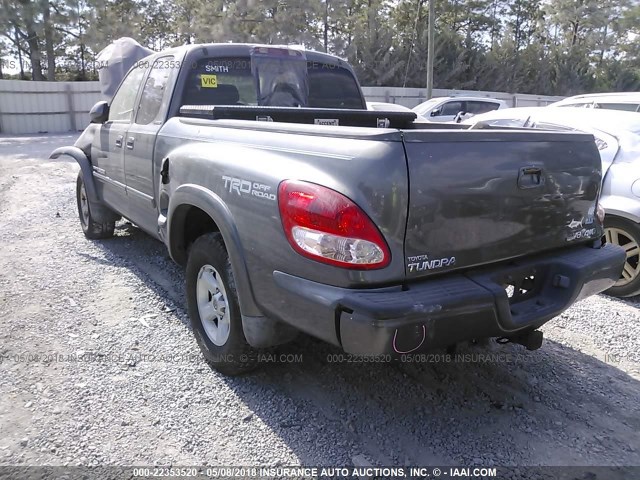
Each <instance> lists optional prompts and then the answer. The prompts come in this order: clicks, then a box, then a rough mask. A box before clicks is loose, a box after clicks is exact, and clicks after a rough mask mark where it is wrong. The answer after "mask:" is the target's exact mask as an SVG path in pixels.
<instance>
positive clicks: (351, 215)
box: [51, 44, 625, 375]
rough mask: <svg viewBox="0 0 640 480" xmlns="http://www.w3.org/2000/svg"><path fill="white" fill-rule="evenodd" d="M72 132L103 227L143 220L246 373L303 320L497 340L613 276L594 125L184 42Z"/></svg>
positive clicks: (86, 192) (282, 57)
mask: <svg viewBox="0 0 640 480" xmlns="http://www.w3.org/2000/svg"><path fill="white" fill-rule="evenodd" d="M90 116H91V124H90V125H89V126H88V127H87V128H86V130H85V131H84V133H83V134H82V135H81V136H80V137H79V139H78V140H77V142H76V143H75V145H74V146H69V147H63V148H58V149H56V150H55V151H54V152H53V153H52V154H51V157H52V158H57V157H59V156H61V155H69V156H71V157H73V158H74V159H75V160H76V161H77V162H78V164H79V165H80V172H79V175H78V178H77V204H78V211H79V217H80V224H81V226H82V230H83V232H84V235H85V236H86V237H87V238H88V239H105V238H108V237H111V236H112V235H113V234H114V228H115V223H116V222H117V221H118V220H119V219H121V218H125V219H128V220H129V221H130V222H132V223H133V224H135V225H137V226H138V227H139V228H140V229H142V230H144V231H145V232H147V233H148V234H149V235H151V236H152V237H155V238H156V239H158V240H160V241H162V242H163V243H164V244H165V245H166V247H167V249H168V251H169V254H170V256H171V258H172V259H173V260H175V261H176V262H177V263H178V264H180V265H183V266H184V267H185V270H186V273H185V279H186V304H187V307H188V312H189V316H190V319H191V322H192V329H193V333H194V334H195V337H196V339H197V342H198V344H199V346H200V348H201V350H202V353H203V354H204V357H205V358H206V360H207V361H208V362H210V363H211V364H212V365H213V366H214V367H215V368H217V369H218V370H219V371H221V372H223V373H225V374H228V375H235V374H240V373H243V372H246V371H249V370H250V369H252V368H254V367H255V366H256V364H257V362H258V358H259V356H260V351H261V349H266V348H269V347H273V346H275V345H279V344H283V343H285V342H288V341H290V340H291V339H293V338H294V337H295V335H296V334H297V333H298V332H304V333H306V334H309V335H312V336H315V337H317V338H319V339H322V340H324V341H326V342H329V343H331V344H333V345H336V346H338V347H340V348H341V349H343V350H344V351H345V352H347V353H350V354H353V355H362V356H371V355H384V356H386V357H388V358H397V357H398V356H402V355H407V354H414V353H420V352H425V351H430V350H433V349H439V348H446V347H449V346H453V345H456V344H458V343H460V342H464V341H469V340H473V339H485V338H498V339H500V340H501V342H508V341H511V342H515V343H518V344H521V345H524V346H525V347H526V348H528V349H535V348H538V347H539V346H540V345H541V343H542V333H541V332H540V331H539V330H538V328H539V327H540V326H542V325H543V324H544V323H545V322H547V321H549V320H551V319H552V318H553V317H555V316H557V315H558V314H560V313H561V312H562V311H564V310H565V309H567V308H568V307H569V306H570V305H572V304H573V303H574V302H577V301H579V300H580V299H583V298H585V297H587V296H589V295H593V294H596V293H599V292H601V291H603V290H606V289H607V288H609V287H611V286H612V285H613V284H614V283H615V281H616V280H617V279H618V278H619V276H620V272H621V270H622V267H623V264H624V261H625V253H624V251H623V250H622V249H620V248H619V247H617V246H613V245H607V244H603V242H602V241H601V237H602V233H603V226H602V220H603V210H602V209H601V208H600V206H599V205H598V197H599V194H600V185H601V176H602V171H601V165H600V157H599V154H598V149H597V147H596V145H595V143H594V138H593V137H592V136H591V135H587V134H581V133H564V132H547V131H530V130H519V129H513V128H495V129H493V128H489V129H482V130H466V129H464V128H463V127H462V126H459V125H453V124H452V125H448V124H434V123H426V122H425V123H420V122H417V121H416V117H415V114H414V113H413V112H402V111H389V112H383V111H371V110H367V109H366V103H365V98H364V96H363V94H362V90H361V88H360V86H359V84H358V82H357V80H356V77H355V75H354V73H353V70H352V68H351V67H350V66H349V65H348V64H347V63H346V62H344V61H343V60H341V59H339V58H336V57H334V56H331V55H327V54H324V53H318V52H313V51H305V50H303V49H298V48H291V47H275V46H266V45H245V44H207V45H187V46H184V47H179V48H175V49H171V50H167V51H163V52H160V53H155V54H153V55H151V56H149V57H147V58H145V59H143V60H141V61H138V62H137V63H136V65H134V66H133V67H132V68H131V69H130V70H129V71H128V73H127V74H126V75H125V76H124V78H123V79H122V81H121V83H120V86H119V88H118V89H117V91H116V93H115V95H114V96H113V98H111V99H110V101H102V102H99V103H97V104H96V105H95V106H94V107H93V109H92V110H91V113H90Z"/></svg>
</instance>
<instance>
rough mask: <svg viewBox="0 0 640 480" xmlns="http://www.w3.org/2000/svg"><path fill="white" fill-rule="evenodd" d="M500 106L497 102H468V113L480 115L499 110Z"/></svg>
mask: <svg viewBox="0 0 640 480" xmlns="http://www.w3.org/2000/svg"><path fill="white" fill-rule="evenodd" d="M499 107H500V104H498V103H495V102H474V101H469V100H467V113H472V114H474V115H479V114H480V113H487V112H492V111H494V110H497V109H498V108H499Z"/></svg>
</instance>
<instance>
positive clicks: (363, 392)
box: [0, 135, 640, 466]
mask: <svg viewBox="0 0 640 480" xmlns="http://www.w3.org/2000/svg"><path fill="white" fill-rule="evenodd" d="M74 139H75V136H69V135H66V136H64V135H62V136H39V137H14V138H9V137H0V355H2V357H0V360H2V361H1V364H0V464H1V465H99V464H112V465H143V464H146V465H169V464H172V465H204V464H208V465H272V466H278V465H298V464H301V465H351V464H353V463H356V464H357V463H362V462H371V463H372V464H374V465H376V464H377V465H417V464H422V465H429V464H431V465H435V464H441V465H457V464H462V465H469V464H476V465H487V466H496V465H640V434H639V432H640V415H639V413H640V402H639V399H640V348H639V347H640V310H639V309H638V306H639V305H640V300H639V299H637V298H636V299H631V300H629V301H622V300H617V299H613V298H609V297H606V296H597V297H592V298H590V299H588V300H585V301H583V302H581V303H580V304H578V305H576V306H574V307H573V308H572V309H570V310H569V311H567V312H566V313H565V314H563V315H562V316H561V317H559V318H557V319H555V320H554V321H552V322H551V323H550V324H548V325H547V326H545V328H544V331H545V336H546V341H545V344H544V346H543V348H542V349H540V350H538V351H536V352H526V351H525V350H524V349H523V348H522V347H519V346H515V345H506V346H499V345H496V344H494V343H491V344H489V345H485V346H464V347H460V348H459V350H458V352H459V353H464V354H467V357H464V361H463V360H461V359H460V358H458V359H457V361H445V360H446V359H443V358H442V357H441V356H438V357H434V358H433V359H432V360H433V361H432V362H429V363H426V364H424V363H423V364H395V365H388V364H363V363H335V362H332V361H331V360H332V357H331V355H334V354H337V353H339V351H338V350H337V349H335V348H334V347H332V346H329V345H326V344H324V343H322V342H320V341H317V340H314V339H311V338H307V337H304V336H302V337H301V338H299V339H298V340H297V341H296V342H295V343H293V344H291V345H289V346H287V347H286V348H283V349H281V350H279V351H278V352H276V354H275V355H274V356H273V357H265V359H264V363H265V365H264V366H263V367H262V368H261V369H260V370H259V371H258V372H256V373H254V374H251V375H249V376H245V377H242V378H234V379H230V378H225V377H223V376H222V375H220V374H218V373H216V372H214V371H212V370H211V369H210V368H209V367H208V366H207V365H206V364H205V362H204V361H203V360H202V358H201V356H200V354H199V351H198V348H197V346H196V342H195V340H194V338H193V336H192V334H191V332H190V328H189V325H188V319H187V315H186V309H185V305H184V301H183V296H182V295H183V294H182V292H183V281H184V278H183V272H182V270H181V269H180V268H179V267H177V266H176V265H174V264H173V263H172V261H171V260H170V259H169V257H168V255H167V253H166V251H165V249H164V247H163V245H162V244H160V243H158V242H157V241H155V240H152V239H151V238H149V237H148V236H146V235H145V234H144V233H142V232H141V231H139V230H138V229H137V228H135V227H133V226H132V225H130V224H128V223H125V222H121V223H119V224H118V227H117V230H116V237H115V238H113V239H110V240H106V241H97V242H91V241H88V240H85V238H84V237H83V235H82V232H81V230H80V225H79V222H78V218H77V213H76V205H75V178H76V174H77V171H78V166H77V165H76V164H75V162H73V161H72V160H71V159H69V158H67V157H65V158H61V159H58V160H55V161H52V160H46V157H47V155H48V153H49V152H50V151H51V150H53V149H54V148H55V147H57V146H61V145H65V144H71V143H72V142H73V140H74ZM283 353H284V354H288V357H284V358H281V355H282V354H283ZM175 354H178V355H179V357H176V358H170V357H169V356H171V355H175ZM490 355H492V356H490ZM152 356H154V357H152ZM300 358H302V361H300ZM287 359H289V360H293V361H289V362H287V361H282V360H287Z"/></svg>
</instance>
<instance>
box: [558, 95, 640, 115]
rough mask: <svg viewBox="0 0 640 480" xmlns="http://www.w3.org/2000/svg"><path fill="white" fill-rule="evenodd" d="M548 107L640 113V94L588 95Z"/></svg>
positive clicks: (570, 98)
mask: <svg viewBox="0 0 640 480" xmlns="http://www.w3.org/2000/svg"><path fill="white" fill-rule="evenodd" d="M549 106H550V107H578V108H601V109H603V110H625V111H627V112H639V111H640V93H637V92H626V93H625V92H620V93H590V94H586V95H576V96H574V97H569V98H565V99H564V100H560V101H559V102H555V103H552V104H551V105H549Z"/></svg>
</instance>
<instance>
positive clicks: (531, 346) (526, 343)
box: [496, 330, 543, 350]
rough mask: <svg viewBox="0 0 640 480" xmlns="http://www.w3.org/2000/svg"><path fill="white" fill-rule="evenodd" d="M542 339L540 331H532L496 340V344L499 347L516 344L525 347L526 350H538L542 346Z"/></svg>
mask: <svg viewBox="0 0 640 480" xmlns="http://www.w3.org/2000/svg"><path fill="white" fill-rule="evenodd" d="M542 339H543V333H542V332H541V331H540V330H533V331H531V332H527V333H523V334H520V335H515V336H513V337H500V338H496V342H498V343H499V344H500V345H504V344H506V343H517V344H518V345H522V346H523V347H525V348H526V349H527V350H538V349H539V348H540V347H541V346H542Z"/></svg>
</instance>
